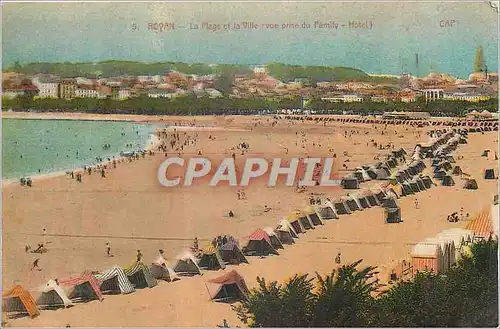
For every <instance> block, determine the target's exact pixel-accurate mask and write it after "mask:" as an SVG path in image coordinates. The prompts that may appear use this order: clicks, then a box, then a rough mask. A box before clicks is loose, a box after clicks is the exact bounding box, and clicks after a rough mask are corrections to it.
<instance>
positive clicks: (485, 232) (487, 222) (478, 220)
mask: <svg viewBox="0 0 500 329" xmlns="http://www.w3.org/2000/svg"><path fill="white" fill-rule="evenodd" d="M465 228H466V229H468V230H471V231H472V232H474V237H476V238H483V239H486V240H487V239H489V238H490V236H492V234H493V223H492V219H491V208H487V209H484V210H483V211H481V212H480V213H479V214H478V215H477V216H476V217H475V218H474V219H473V220H471V221H470V222H468V223H467V226H466V227H465Z"/></svg>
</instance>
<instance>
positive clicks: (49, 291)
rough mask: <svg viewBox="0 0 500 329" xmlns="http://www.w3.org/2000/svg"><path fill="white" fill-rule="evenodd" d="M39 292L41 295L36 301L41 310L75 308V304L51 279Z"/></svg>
mask: <svg viewBox="0 0 500 329" xmlns="http://www.w3.org/2000/svg"><path fill="white" fill-rule="evenodd" d="M39 292H40V295H39V296H38V298H37V299H36V303H37V304H38V307H39V308H41V309H55V308H60V307H64V308H67V307H70V306H73V302H72V301H71V300H70V299H69V298H68V296H67V295H66V292H64V289H63V288H62V287H61V286H59V284H58V282H56V281H55V280H52V279H50V280H49V281H48V282H47V283H46V284H45V285H43V286H42V287H40V288H39Z"/></svg>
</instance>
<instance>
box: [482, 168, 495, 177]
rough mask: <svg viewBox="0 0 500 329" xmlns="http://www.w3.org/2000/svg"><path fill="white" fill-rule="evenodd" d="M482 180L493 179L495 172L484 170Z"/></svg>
mask: <svg viewBox="0 0 500 329" xmlns="http://www.w3.org/2000/svg"><path fill="white" fill-rule="evenodd" d="M484 179H495V170H493V169H486V170H485V171H484Z"/></svg>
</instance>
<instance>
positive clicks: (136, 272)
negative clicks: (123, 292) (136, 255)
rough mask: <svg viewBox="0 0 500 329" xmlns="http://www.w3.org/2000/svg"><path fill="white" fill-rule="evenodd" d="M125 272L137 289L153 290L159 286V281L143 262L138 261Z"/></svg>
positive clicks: (124, 270)
mask: <svg viewBox="0 0 500 329" xmlns="http://www.w3.org/2000/svg"><path fill="white" fill-rule="evenodd" d="M123 272H124V273H125V275H126V276H127V278H128V279H129V281H130V283H132V285H133V286H134V288H136V289H142V288H153V287H154V286H156V285H158V281H156V279H155V277H154V276H153V274H151V271H150V270H149V267H147V266H146V265H145V264H144V263H143V262H141V261H136V262H134V263H133V264H132V265H130V266H129V267H126V268H124V269H123Z"/></svg>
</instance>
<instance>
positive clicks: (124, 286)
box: [94, 266, 135, 294]
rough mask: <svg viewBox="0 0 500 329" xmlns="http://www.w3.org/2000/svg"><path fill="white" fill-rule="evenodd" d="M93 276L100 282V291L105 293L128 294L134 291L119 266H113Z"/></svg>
mask: <svg viewBox="0 0 500 329" xmlns="http://www.w3.org/2000/svg"><path fill="white" fill-rule="evenodd" d="M94 276H95V278H96V279H97V281H99V283H100V289H101V292H103V293H105V294H117V293H119V294H129V293H131V292H134V291H135V289H134V286H133V285H132V283H130V281H129V279H128V278H127V275H126V274H125V272H123V269H122V268H121V267H118V266H113V267H111V268H109V269H107V270H106V271H104V272H102V273H97V274H95V275H94Z"/></svg>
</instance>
